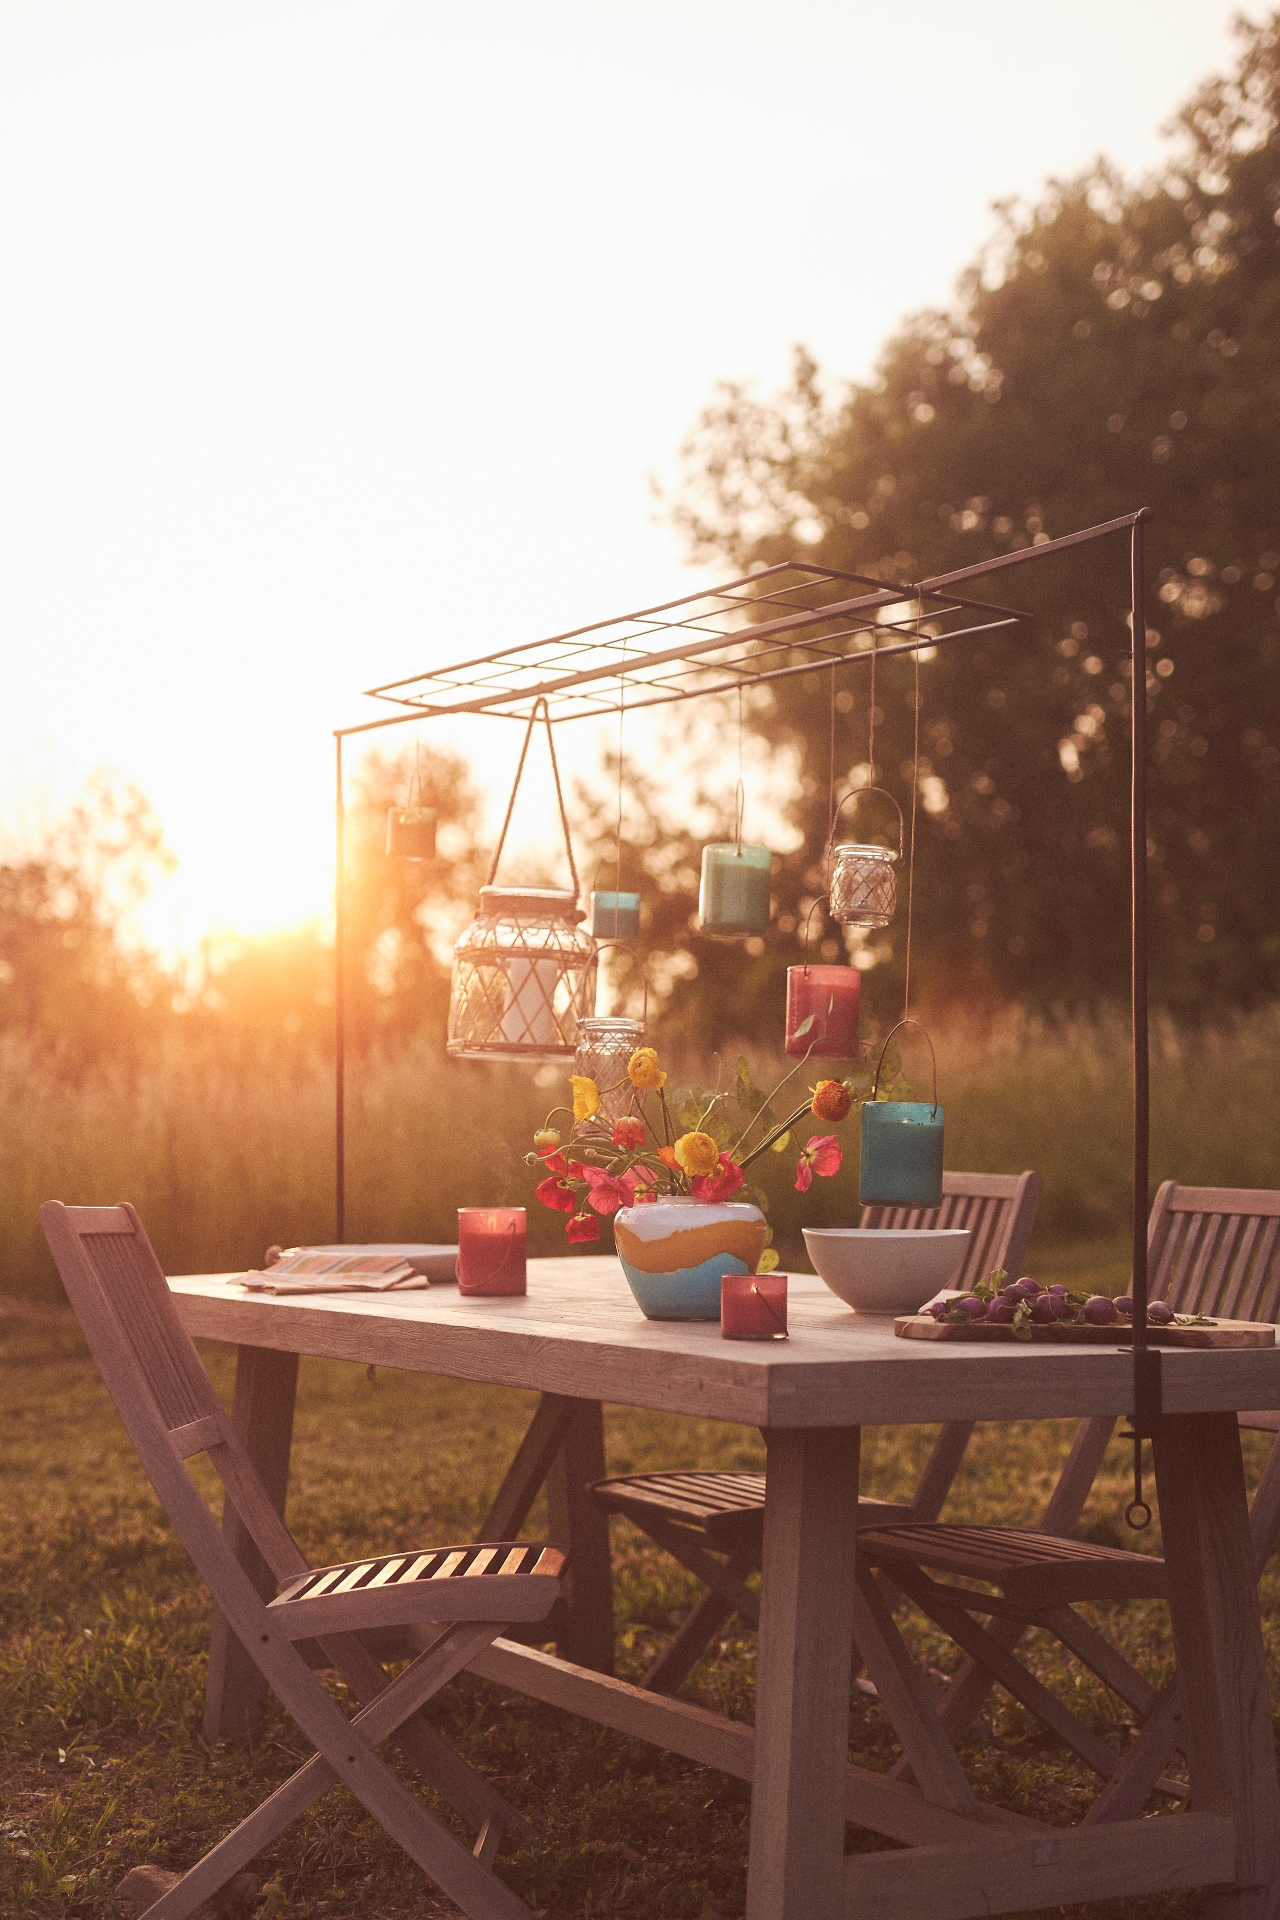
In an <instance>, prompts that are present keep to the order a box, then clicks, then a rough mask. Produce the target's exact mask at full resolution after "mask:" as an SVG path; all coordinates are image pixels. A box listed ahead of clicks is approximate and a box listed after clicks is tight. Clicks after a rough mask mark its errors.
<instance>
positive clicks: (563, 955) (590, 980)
mask: <svg viewBox="0 0 1280 1920" xmlns="http://www.w3.org/2000/svg"><path fill="white" fill-rule="evenodd" d="M582 920H583V913H582V909H581V907H580V906H579V905H578V896H577V894H576V892H574V893H571V892H568V891H567V890H566V891H564V892H561V891H559V890H558V889H555V888H551V887H494V886H489V887H481V889H480V911H479V913H478V914H477V915H476V917H475V919H474V920H473V921H472V923H471V925H470V926H469V927H468V928H467V929H466V931H465V933H463V934H462V935H461V936H460V937H459V939H458V942H457V945H456V946H455V947H454V950H453V980H452V984H451V987H450V992H449V1035H448V1050H449V1052H450V1054H452V1055H453V1057H454V1058H455V1059H460V1060H487V1059H493V1058H519V1059H522V1060H530V1061H534V1060H562V1059H565V1058H567V1057H569V1056H571V1055H572V1054H573V1052H574V1050H575V1048H576V1047H577V1044H578V1023H579V1021H580V1020H581V1018H582V1016H583V1015H584V1013H586V1012H587V1009H588V1008H590V1007H592V1006H594V1004H595V973H596V943H595V941H594V940H593V939H592V938H591V936H590V934H589V933H588V932H587V931H586V929H585V928H584V927H583V925H582Z"/></svg>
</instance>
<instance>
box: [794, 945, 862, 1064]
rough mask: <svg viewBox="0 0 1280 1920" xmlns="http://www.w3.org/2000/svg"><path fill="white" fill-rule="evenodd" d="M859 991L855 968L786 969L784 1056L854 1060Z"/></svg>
mask: <svg viewBox="0 0 1280 1920" xmlns="http://www.w3.org/2000/svg"><path fill="white" fill-rule="evenodd" d="M861 991H862V975H861V974H860V973H859V972H858V970H857V968H856V967H811V966H809V964H808V963H807V962H806V963H805V965H804V966H802V967H788V968H787V1052H788V1053H789V1054H798V1055H800V1056H801V1057H802V1058H803V1056H804V1055H805V1054H808V1055H809V1056H810V1057H811V1058H812V1059H814V1060H856V1059H857V1057H858V1002H859V998H860V995H861Z"/></svg>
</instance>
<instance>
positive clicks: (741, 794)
mask: <svg viewBox="0 0 1280 1920" xmlns="http://www.w3.org/2000/svg"><path fill="white" fill-rule="evenodd" d="M746 805H747V792H746V788H745V787H744V786H743V784H742V688H741V686H739V688H738V786H737V791H736V792H735V794H734V802H733V843H734V849H735V852H734V858H735V859H741V857H742V816H743V814H744V812H745V811H746Z"/></svg>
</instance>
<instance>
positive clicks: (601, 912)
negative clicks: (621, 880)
mask: <svg viewBox="0 0 1280 1920" xmlns="http://www.w3.org/2000/svg"><path fill="white" fill-rule="evenodd" d="M591 932H592V934H593V936H594V937H595V939H597V940H638V939H639V937H640V895H639V894H638V893H593V894H592V896H591Z"/></svg>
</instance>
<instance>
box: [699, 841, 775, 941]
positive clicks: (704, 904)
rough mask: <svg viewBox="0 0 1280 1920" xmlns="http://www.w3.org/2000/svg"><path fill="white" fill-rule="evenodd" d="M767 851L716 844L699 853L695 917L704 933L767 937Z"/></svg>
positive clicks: (769, 862) (769, 859) (769, 864)
mask: <svg viewBox="0 0 1280 1920" xmlns="http://www.w3.org/2000/svg"><path fill="white" fill-rule="evenodd" d="M772 864H773V856H772V854H771V853H770V852H769V849H768V847H753V846H749V845H748V844H747V843H746V842H745V841H744V842H743V843H742V845H741V846H739V845H738V844H737V843H736V842H735V841H733V840H729V841H725V842H718V843H716V844H713V845H712V846H709V847H704V848H703V849H702V886H701V888H700V889H699V892H698V913H699V915H700V917H701V920H702V930H703V932H704V933H767V932H768V930H769V872H770V868H771V867H772Z"/></svg>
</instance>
